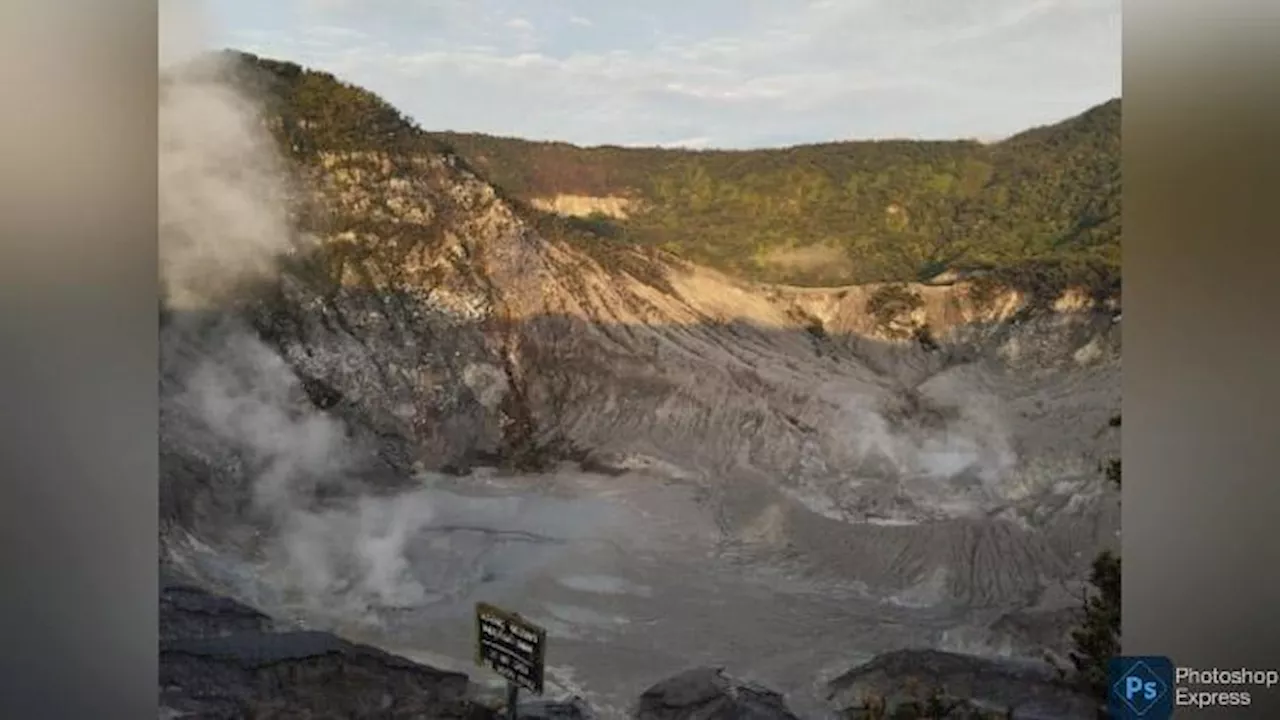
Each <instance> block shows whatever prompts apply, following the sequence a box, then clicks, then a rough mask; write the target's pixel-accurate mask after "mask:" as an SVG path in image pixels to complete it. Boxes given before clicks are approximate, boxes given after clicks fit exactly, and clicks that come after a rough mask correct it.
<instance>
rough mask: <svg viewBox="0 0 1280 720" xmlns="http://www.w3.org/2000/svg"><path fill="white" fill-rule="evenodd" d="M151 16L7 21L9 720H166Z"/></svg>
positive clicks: (1, 107)
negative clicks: (161, 688) (161, 711)
mask: <svg viewBox="0 0 1280 720" xmlns="http://www.w3.org/2000/svg"><path fill="white" fill-rule="evenodd" d="M156 17H157V9H156V4H155V2H154V0H152V1H151V2H146V1H140V0H113V2H79V3H71V2H66V1H65V0H9V1H8V2H5V3H3V4H2V5H0V87H3V88H4V94H5V97H4V101H3V102H2V103H0V235H2V237H3V240H0V248H2V249H3V257H0V383H2V384H3V385H2V387H3V392H2V394H0V474H2V475H3V484H0V487H3V496H2V497H0V557H2V558H3V568H4V579H3V581H2V584H0V640H3V643H2V644H0V717H3V718H14V719H15V720H18V719H22V720H27V719H30V720H37V719H38V720H60V719H61V718H102V719H103V720H114V719H115V718H127V719H128V720H137V719H138V718H148V717H151V718H154V717H156V713H157V685H156V678H157V628H156V617H157V612H158V608H157V604H158V594H157V588H156V574H157V570H156V566H157V559H156V523H157V520H156V495H157V493H156V476H157V464H158V460H157V456H156V455H157V438H156V424H157V418H156V409H157V403H156V394H157V377H156V373H157V369H156V354H157V348H156V344H157V330H156V325H157V311H156V307H157V304H156V298H157V294H156V285H157V281H156V223H157V219H156V215H157V211H156V204H157V200H156V154H157V151H156V122H157V120H156V115H157V109H156V108H157V98H156V85H157V82H156V63H157V60H156V52H157V49H156V46H157V40H156Z"/></svg>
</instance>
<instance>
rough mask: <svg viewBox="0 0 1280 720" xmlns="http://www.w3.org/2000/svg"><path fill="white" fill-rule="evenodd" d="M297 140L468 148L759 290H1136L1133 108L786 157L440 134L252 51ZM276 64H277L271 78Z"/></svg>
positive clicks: (267, 92) (496, 167)
mask: <svg viewBox="0 0 1280 720" xmlns="http://www.w3.org/2000/svg"><path fill="white" fill-rule="evenodd" d="M234 56H235V58H236V59H237V60H238V61H239V62H238V63H237V67H238V68H239V71H240V72H242V79H244V80H245V81H246V82H249V83H251V84H252V85H254V86H255V87H256V89H257V90H258V91H259V94H260V95H261V96H262V97H265V98H267V100H268V106H269V108H270V112H271V113H272V114H273V115H274V116H275V117H276V118H277V121H276V122H275V123H274V127H275V129H276V131H277V133H278V135H279V137H280V140H281V143H282V145H284V146H285V147H287V148H288V149H289V151H290V152H291V153H292V155H293V156H294V157H295V158H297V159H299V160H305V159H306V158H307V157H309V156H311V155H313V154H314V153H317V152H321V151H340V150H378V151H386V152H388V153H389V154H391V155H392V156H397V155H402V154H413V153H422V152H437V153H438V152H445V153H451V154H454V155H456V158H457V160H458V161H459V162H461V163H462V164H464V165H466V166H469V167H471V168H473V169H474V170H475V171H476V172H478V173H479V174H480V175H482V176H484V177H485V178H486V179H488V180H489V181H491V182H492V183H494V184H495V185H496V186H497V187H498V188H499V189H500V191H502V192H503V194H504V195H507V196H508V197H509V198H511V199H512V200H513V201H515V202H518V203H520V204H522V205H524V206H525V210H526V211H527V212H528V213H529V214H530V217H532V218H533V219H534V220H535V222H537V223H538V224H539V226H540V228H541V229H542V231H543V232H545V233H547V234H550V235H556V236H559V237H561V238H562V239H567V240H571V241H574V242H576V243H579V244H586V245H598V246H601V247H596V248H593V249H595V250H600V249H602V248H603V247H604V246H609V247H630V246H643V247H647V248H657V249H661V250H663V251H666V252H670V253H672V254H675V255H678V256H681V257H684V258H686V259H688V260H691V261H694V262H698V263H703V264H706V265H710V266H713V267H717V268H720V269H722V270H726V271H728V272H730V273H733V274H735V275H738V276H741V277H745V278H748V279H753V280H761V281H769V282H783V283H793V284H800V285H838V284H847V283H856V282H873V281H890V280H927V279H929V278H931V277H934V276H936V275H937V274H938V273H940V272H942V271H944V270H947V269H957V270H974V269H985V270H988V271H994V275H995V276H997V277H1004V278H1006V279H1008V280H1009V281H1010V282H1011V283H1014V284H1018V283H1024V284H1026V283H1032V284H1040V285H1044V284H1048V285H1050V286H1053V287H1054V288H1057V287H1059V286H1061V285H1063V284H1086V285H1089V286H1091V287H1094V288H1095V289H1098V290H1100V291H1103V292H1107V293H1110V292H1115V291H1118V281H1119V263H1120V237H1121V231H1120V188H1121V184H1120V100H1119V99H1115V100H1111V101H1109V102H1106V103H1104V104H1102V105H1099V106H1097V107H1094V108H1092V109H1089V110H1087V111H1086V112H1084V113H1082V114H1081V115H1078V116H1076V117H1073V118H1070V119H1068V120H1065V121H1063V122H1060V123H1057V124H1054V125H1050V126H1045V127H1040V128H1034V129H1031V130H1028V131H1026V132H1023V133H1020V134H1018V135H1016V136H1013V137H1011V138H1008V139H1006V140H1004V141H1001V142H998V143H993V144H982V143H978V142H975V141H948V142H937V141H908V140H887V141H850V142H829V143H822V144H813V145H803V146H798V147H790V148H779V149H759V150H683V149H662V148H622V147H613V146H603V147H589V148H584V147H577V146H573V145H569V144H566V143H554V142H535V141H526V140H519V139H514V138H499V137H493V136H486V135H478V134H468V133H456V132H427V131H424V130H422V129H420V128H418V127H417V126H416V125H415V123H413V122H412V121H411V120H410V119H408V118H407V117H405V116H404V115H403V114H401V113H400V112H399V111H397V110H396V109H395V108H394V107H392V106H391V105H390V104H388V103H387V102H385V101H384V100H382V99H381V98H380V97H378V96H377V95H375V94H373V93H371V92H369V91H367V90H364V89H362V88H359V87H356V86H353V85H350V84H348V83H344V82H342V81H340V80H338V79H336V78H334V77H333V76H332V75H329V74H327V73H323V72H318V71H313V70H308V69H304V68H301V67H299V66H298V65H296V64H293V63H288V62H278V61H273V60H267V59H263V58H257V57H255V56H252V55H247V54H242V53H234ZM263 71H265V72H263ZM558 195H579V196H588V197H595V198H625V199H626V200H627V201H628V202H629V205H628V206H627V208H628V209H627V212H626V213H625V217H608V216H605V215H603V214H597V215H593V216H590V217H585V218H557V217H553V216H551V215H549V214H548V213H545V212H542V211H538V210H535V209H534V208H533V207H531V205H532V203H534V202H535V201H538V200H548V199H552V198H554V197H555V196H558Z"/></svg>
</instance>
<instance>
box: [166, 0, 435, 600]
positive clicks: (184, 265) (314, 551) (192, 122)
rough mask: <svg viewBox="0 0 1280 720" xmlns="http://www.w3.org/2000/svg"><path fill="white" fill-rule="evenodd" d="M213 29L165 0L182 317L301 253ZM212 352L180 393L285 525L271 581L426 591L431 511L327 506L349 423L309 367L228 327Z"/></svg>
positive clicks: (170, 192)
mask: <svg viewBox="0 0 1280 720" xmlns="http://www.w3.org/2000/svg"><path fill="white" fill-rule="evenodd" d="M203 30H204V28H203V27H202V26H201V22H200V15H199V13H198V7H197V4H196V3H191V2H187V0H182V1H181V2H178V1H177V0H174V2H162V4H161V33H160V37H161V63H162V66H161V67H162V83H161V86H162V92H161V94H160V107H159V140H160V143H159V151H160V152H159V168H158V169H159V212H160V228H161V237H160V248H159V250H160V279H161V285H162V288H163V292H164V296H165V304H166V306H167V307H168V308H169V309H170V310H171V311H173V312H174V313H177V314H181V313H183V312H194V311H216V310H217V309H219V308H220V307H225V306H226V305H227V304H228V303H230V302H233V301H234V300H235V299H236V298H235V296H236V293H237V291H238V290H239V289H241V288H242V287H244V286H245V285H246V284H247V283H251V282H255V281H262V280H266V279H270V276H271V275H272V273H274V272H276V268H277V267H278V262H279V260H280V258H281V256H283V255H285V254H287V253H288V252H290V250H291V249H292V248H294V247H295V232H294V228H292V227H291V226H290V214H289V192H288V190H289V180H288V176H287V175H286V173H285V170H284V168H285V164H284V163H283V161H282V159H281V158H280V157H279V156H278V155H277V151H276V146H275V143H274V141H273V138H272V137H271V136H270V133H269V132H268V130H267V127H266V125H265V124H264V122H263V118H262V117H261V114H260V110H259V106H258V105H257V104H256V103H255V102H254V100H253V98H250V97H247V96H246V95H245V94H244V92H243V91H242V90H240V89H238V88H237V87H236V86H234V85H233V83H232V82H231V81H230V79H229V70H230V69H231V68H229V67H228V65H227V63H228V62H229V58H227V57H225V56H222V55H213V54H211V53H207V52H204V51H205V48H204V47H202V46H201V38H202V37H203V36H204V32H203ZM226 327H230V328H231V329H230V330H226V329H225V328H226ZM186 331H187V330H186V329H184V327H183V325H182V323H181V322H178V323H175V325H173V326H170V329H169V330H166V332H169V333H181V332H186ZM173 345H176V346H178V347H188V348H189V346H190V341H188V342H187V344H186V345H184V344H183V343H181V342H179V343H173ZM198 352H199V356H200V361H199V362H198V363H197V364H196V365H195V367H194V369H193V370H191V371H190V372H189V373H188V374H187V375H186V376H185V377H184V378H183V379H182V382H181V384H182V390H181V391H180V392H178V393H176V396H175V397H172V398H170V401H171V402H174V403H176V404H177V405H179V406H180V407H181V408H183V410H184V411H185V413H186V414H187V415H189V416H193V417H194V418H195V419H196V420H197V421H198V424H199V425H200V426H202V427H203V428H204V431H205V432H206V433H207V434H208V435H209V436H210V437H211V438H213V441H214V444H216V445H217V446H219V447H222V448H228V447H229V448H232V449H234V451H235V454H236V455H238V456H239V457H241V458H243V459H244V472H245V473H248V474H250V475H251V478H250V480H251V485H252V493H253V495H252V499H253V503H254V509H255V510H257V511H258V512H259V513H262V514H263V515H265V516H267V517H270V518H272V520H273V523H274V527H275V528H276V530H275V534H274V536H273V537H271V538H268V540H267V547H266V550H265V552H266V558H265V562H266V565H265V567H266V568H268V569H269V572H267V573H264V575H266V577H264V578H263V579H265V580H268V581H269V582H277V583H281V584H283V587H282V588H281V589H282V590H285V591H288V592H290V593H296V594H297V595H299V596H301V597H303V598H306V599H309V600H310V599H315V600H317V601H323V600H322V599H323V598H325V597H328V596H330V595H332V594H333V593H335V592H337V591H339V590H341V591H342V592H343V593H344V594H345V595H346V596H348V597H350V598H351V599H352V602H356V603H362V604H366V605H369V604H378V603H399V602H406V601H412V600H414V599H415V598H417V597H419V596H420V595H421V593H422V588H421V587H420V586H419V585H418V584H417V583H416V582H414V581H413V580H412V579H411V578H410V577H409V576H408V573H407V570H408V565H407V561H406V559H405V547H406V544H407V543H408V541H409V540H410V539H411V538H412V536H413V535H414V533H415V532H416V531H417V530H418V529H420V528H421V527H422V525H423V524H424V523H425V522H426V521H427V520H428V519H429V517H430V508H429V507H427V506H426V505H425V504H424V503H418V502H405V501H401V500H398V499H378V498H364V499H361V500H360V501H359V502H358V503H356V504H355V505H354V506H353V507H348V508H345V509H332V508H331V509H317V508H316V503H315V492H314V491H315V489H316V487H317V486H318V485H319V484H320V483H322V482H332V481H334V480H335V479H341V478H342V476H343V475H344V474H345V473H347V472H348V471H349V470H351V467H350V465H351V458H352V457H353V456H354V453H353V448H352V447H351V446H350V443H349V441H348V439H347V432H346V428H345V427H344V426H343V424H342V423H341V422H339V421H338V420H336V419H335V418H333V417H330V416H328V415H326V414H324V413H322V412H319V411H317V410H315V409H313V408H310V406H309V405H308V404H307V403H305V402H300V398H301V395H302V393H301V391H300V381H299V379H298V377H297V376H296V374H295V373H294V372H293V370H292V369H291V368H290V366H289V365H288V363H287V362H286V361H285V360H284V359H283V358H281V357H280V355H279V354H278V353H276V352H275V351H274V350H272V349H271V348H269V347H268V346H266V345H265V344H264V343H263V342H262V341H261V340H260V339H258V337H257V336H256V335H254V334H253V333H252V332H250V331H248V330H247V329H244V328H240V329H237V326H235V325H234V324H230V325H229V326H224V332H222V333H221V334H219V335H218V336H217V339H216V341H213V342H210V341H208V339H207V338H206V339H205V340H204V341H203V343H202V345H201V346H200V347H199V349H198Z"/></svg>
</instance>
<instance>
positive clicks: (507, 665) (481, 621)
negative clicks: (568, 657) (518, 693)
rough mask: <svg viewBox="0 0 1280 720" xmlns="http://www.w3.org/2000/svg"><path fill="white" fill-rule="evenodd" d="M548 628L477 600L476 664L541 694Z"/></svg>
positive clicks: (513, 683)
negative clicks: (545, 628)
mask: <svg viewBox="0 0 1280 720" xmlns="http://www.w3.org/2000/svg"><path fill="white" fill-rule="evenodd" d="M546 656H547V631H546V630H544V629H542V628H540V627H538V626H537V625H534V624H533V623H531V622H529V621H528V620H525V619H524V618H522V617H520V616H519V615H517V614H516V613H512V612H507V611H506V610H502V609H500V608H496V607H494V606H492V605H489V604H488V603H476V664H477V665H479V666H481V667H486V668H489V669H490V670H492V671H494V672H496V673H497V674H499V675H501V676H502V677H504V678H506V680H507V682H509V683H511V684H512V685H515V686H518V687H522V688H524V689H526V690H528V691H530V692H532V693H533V694H535V695H541V694H542V673H543V669H544V666H545V664H546Z"/></svg>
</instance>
